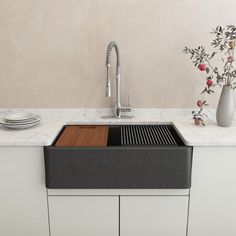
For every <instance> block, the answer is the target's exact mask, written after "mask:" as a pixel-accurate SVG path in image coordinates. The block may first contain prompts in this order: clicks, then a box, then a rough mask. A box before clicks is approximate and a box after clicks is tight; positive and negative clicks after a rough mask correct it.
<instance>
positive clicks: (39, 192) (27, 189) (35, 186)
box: [0, 147, 49, 236]
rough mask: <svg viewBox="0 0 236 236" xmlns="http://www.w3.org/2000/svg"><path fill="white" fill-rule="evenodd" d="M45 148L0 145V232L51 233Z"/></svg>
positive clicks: (19, 235) (17, 235) (20, 235)
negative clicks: (45, 177) (45, 178)
mask: <svg viewBox="0 0 236 236" xmlns="http://www.w3.org/2000/svg"><path fill="white" fill-rule="evenodd" d="M44 176H45V174H44V159H43V148H40V147H0V235H3V236H30V235H34V236H48V235H49V225H48V209H47V194H46V187H45V180H44Z"/></svg>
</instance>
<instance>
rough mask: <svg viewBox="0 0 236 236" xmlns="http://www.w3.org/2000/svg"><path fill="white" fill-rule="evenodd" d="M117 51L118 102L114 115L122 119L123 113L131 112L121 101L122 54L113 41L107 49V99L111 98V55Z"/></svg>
mask: <svg viewBox="0 0 236 236" xmlns="http://www.w3.org/2000/svg"><path fill="white" fill-rule="evenodd" d="M113 48H114V49H115V51H116V102H115V108H114V114H115V116H116V117H121V112H122V111H131V109H130V108H129V107H122V106H121V100H120V94H121V91H120V90H121V89H120V80H121V78H120V52H119V47H118V45H117V43H116V42H114V41H112V42H110V43H109V45H108V47H107V53H106V67H107V81H106V97H111V77H110V67H111V53H112V49H113Z"/></svg>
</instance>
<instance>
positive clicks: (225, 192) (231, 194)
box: [188, 137, 236, 236]
mask: <svg viewBox="0 0 236 236" xmlns="http://www.w3.org/2000/svg"><path fill="white" fill-rule="evenodd" d="M222 138H224V137H222ZM199 235H201V236H209V235H214V236H222V235H227V236H235V235H236V147H195V148H194V152H193V169H192V189H191V197H190V215H189V234H188V236H199Z"/></svg>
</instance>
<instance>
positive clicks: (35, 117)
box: [0, 115, 41, 125]
mask: <svg viewBox="0 0 236 236" xmlns="http://www.w3.org/2000/svg"><path fill="white" fill-rule="evenodd" d="M40 120H41V117H40V116H38V115H34V117H33V118H31V119H27V120H18V121H11V120H6V118H5V119H3V120H0V123H1V124H9V125H11V124H12V125H18V124H30V123H34V122H37V121H40Z"/></svg>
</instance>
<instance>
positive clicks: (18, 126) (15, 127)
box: [3, 121, 40, 129]
mask: <svg viewBox="0 0 236 236" xmlns="http://www.w3.org/2000/svg"><path fill="white" fill-rule="evenodd" d="M39 123H40V122H39V121H38V122H35V123H31V124H24V125H7V124H3V126H4V127H6V128H9V129H28V128H31V127H33V126H35V125H37V124H39Z"/></svg>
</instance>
